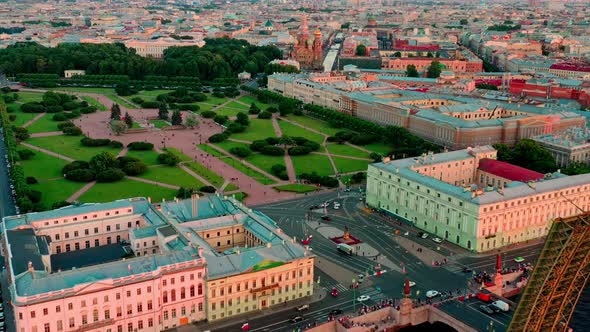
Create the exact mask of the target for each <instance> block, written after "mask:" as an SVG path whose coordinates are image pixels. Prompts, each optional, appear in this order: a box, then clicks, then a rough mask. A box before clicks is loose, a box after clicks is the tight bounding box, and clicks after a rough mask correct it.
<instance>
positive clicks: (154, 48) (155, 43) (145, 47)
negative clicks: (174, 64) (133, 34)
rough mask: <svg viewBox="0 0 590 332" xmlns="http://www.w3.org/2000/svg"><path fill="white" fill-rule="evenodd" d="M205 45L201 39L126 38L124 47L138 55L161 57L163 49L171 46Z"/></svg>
mask: <svg viewBox="0 0 590 332" xmlns="http://www.w3.org/2000/svg"><path fill="white" fill-rule="evenodd" d="M204 45H205V41H203V40H174V39H156V40H128V41H125V47H127V48H132V49H134V50H135V52H136V53H137V54H138V55H141V56H143V57H152V58H161V57H162V56H164V51H165V50H167V49H168V48H169V47H173V46H198V47H202V46H204Z"/></svg>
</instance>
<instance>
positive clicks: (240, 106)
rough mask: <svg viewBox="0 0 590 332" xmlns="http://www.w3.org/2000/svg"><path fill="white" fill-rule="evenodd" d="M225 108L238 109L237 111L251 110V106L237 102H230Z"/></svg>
mask: <svg viewBox="0 0 590 332" xmlns="http://www.w3.org/2000/svg"><path fill="white" fill-rule="evenodd" d="M224 107H230V108H237V109H241V110H245V111H247V110H249V109H250V105H244V104H240V103H238V102H237V101H235V100H234V101H230V102H229V103H227V104H226V105H224Z"/></svg>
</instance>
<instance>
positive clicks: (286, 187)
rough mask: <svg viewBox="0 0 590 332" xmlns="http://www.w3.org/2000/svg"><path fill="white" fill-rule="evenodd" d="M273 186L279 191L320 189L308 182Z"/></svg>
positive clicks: (298, 191)
mask: <svg viewBox="0 0 590 332" xmlns="http://www.w3.org/2000/svg"><path fill="white" fill-rule="evenodd" d="M273 188H274V189H276V190H278V191H291V192H295V193H308V192H312V191H316V190H319V188H318V187H316V186H310V185H307V184H297V183H290V184H285V185H282V186H276V187H273Z"/></svg>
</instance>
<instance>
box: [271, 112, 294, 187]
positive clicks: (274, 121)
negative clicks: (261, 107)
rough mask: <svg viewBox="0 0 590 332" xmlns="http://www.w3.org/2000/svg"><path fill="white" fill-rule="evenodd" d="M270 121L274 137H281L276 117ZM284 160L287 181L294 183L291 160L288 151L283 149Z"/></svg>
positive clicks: (281, 133) (281, 132)
mask: <svg viewBox="0 0 590 332" xmlns="http://www.w3.org/2000/svg"><path fill="white" fill-rule="evenodd" d="M271 119H272V127H273V129H274V131H275V135H276V136H277V137H281V136H283V131H282V130H281V126H279V121H278V120H277V117H276V116H274V115H273V117H272V118H271ZM284 159H285V168H287V175H288V176H289V180H291V181H296V180H297V174H296V173H295V167H294V166H293V160H292V159H291V156H289V152H288V149H285V156H284Z"/></svg>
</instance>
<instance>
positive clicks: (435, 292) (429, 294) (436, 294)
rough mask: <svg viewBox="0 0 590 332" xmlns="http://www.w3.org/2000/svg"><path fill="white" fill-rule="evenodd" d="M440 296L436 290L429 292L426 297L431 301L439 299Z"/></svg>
mask: <svg viewBox="0 0 590 332" xmlns="http://www.w3.org/2000/svg"><path fill="white" fill-rule="evenodd" d="M439 295H440V293H439V292H437V291H435V290H429V291H428V292H426V297H427V298H429V299H431V298H433V297H437V296H439Z"/></svg>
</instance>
